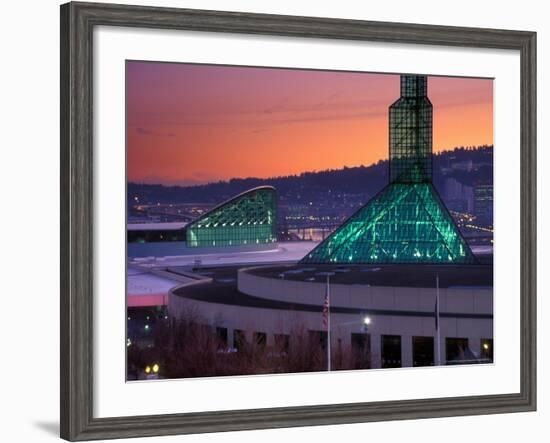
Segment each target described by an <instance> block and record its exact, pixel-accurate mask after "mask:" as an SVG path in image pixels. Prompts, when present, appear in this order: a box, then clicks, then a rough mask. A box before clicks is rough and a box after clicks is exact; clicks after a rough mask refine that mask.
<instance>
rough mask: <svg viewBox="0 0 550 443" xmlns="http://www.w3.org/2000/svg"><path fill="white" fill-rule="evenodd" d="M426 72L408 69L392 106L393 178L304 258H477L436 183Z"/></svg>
mask: <svg viewBox="0 0 550 443" xmlns="http://www.w3.org/2000/svg"><path fill="white" fill-rule="evenodd" d="M427 92H428V80H427V78H426V77H425V76H417V75H402V76H401V96H400V98H399V99H398V100H397V101H396V102H395V103H393V104H392V105H391V106H390V109H389V118H390V184H389V185H388V186H386V187H385V188H384V189H383V190H382V191H381V192H380V193H379V194H378V195H376V196H375V197H374V198H373V199H372V200H370V201H369V202H368V203H367V204H366V205H365V206H363V207H362V208H361V209H360V210H359V211H357V212H356V213H355V214H353V215H352V216H351V217H350V218H349V219H348V220H347V221H346V222H345V223H344V224H343V225H341V226H340V227H339V228H338V229H336V231H334V232H333V233H332V234H331V235H330V236H329V237H328V238H326V239H325V240H324V241H323V242H322V243H320V244H319V245H318V246H317V247H316V248H315V249H313V250H312V251H311V252H310V253H309V254H308V255H306V256H305V257H304V258H303V259H302V263H338V264H344V263H347V264H367V263H476V259H475V257H474V255H473V254H472V251H471V249H470V247H469V246H468V244H467V243H466V241H465V240H464V238H463V237H462V235H461V234H460V231H459V230H458V228H457V226H456V224H455V223H454V220H453V219H452V217H451V215H450V214H449V211H447V209H446V208H445V205H444V204H443V202H442V201H441V198H440V197H439V195H438V194H437V191H436V190H435V188H434V187H433V185H432V114H433V113H432V104H431V103H430V100H429V99H428V96H427Z"/></svg>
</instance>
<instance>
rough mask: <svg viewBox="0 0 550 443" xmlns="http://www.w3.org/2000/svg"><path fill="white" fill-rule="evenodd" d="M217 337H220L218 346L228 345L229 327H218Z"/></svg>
mask: <svg viewBox="0 0 550 443" xmlns="http://www.w3.org/2000/svg"><path fill="white" fill-rule="evenodd" d="M216 337H217V338H218V347H220V348H225V347H227V328H221V327H217V328H216Z"/></svg>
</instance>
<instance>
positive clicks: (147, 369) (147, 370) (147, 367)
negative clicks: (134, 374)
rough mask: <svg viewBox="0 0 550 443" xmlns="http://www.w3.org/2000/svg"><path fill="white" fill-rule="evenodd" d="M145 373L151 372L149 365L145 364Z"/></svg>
mask: <svg viewBox="0 0 550 443" xmlns="http://www.w3.org/2000/svg"><path fill="white" fill-rule="evenodd" d="M145 373H146V374H150V373H151V366H145Z"/></svg>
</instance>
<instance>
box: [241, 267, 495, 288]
mask: <svg viewBox="0 0 550 443" xmlns="http://www.w3.org/2000/svg"><path fill="white" fill-rule="evenodd" d="M247 272H250V273H252V274H254V275H257V276H261V277H269V278H277V279H282V278H284V279H285V280H293V281H304V282H324V281H326V278H327V277H326V273H327V272H330V273H331V274H332V275H331V277H330V281H331V283H334V284H351V285H355V284H358V285H361V284H362V285H369V286H392V287H409V288H435V287H436V277H437V276H439V287H440V288H453V287H454V288H459V287H460V288H483V289H486V288H492V287H493V266H492V265H481V264H476V265H426V264H420V265H418V264H392V265H352V266H346V265H310V264H297V265H292V266H280V265H279V266H261V267H260V266H259V267H257V268H251V269H249V270H247Z"/></svg>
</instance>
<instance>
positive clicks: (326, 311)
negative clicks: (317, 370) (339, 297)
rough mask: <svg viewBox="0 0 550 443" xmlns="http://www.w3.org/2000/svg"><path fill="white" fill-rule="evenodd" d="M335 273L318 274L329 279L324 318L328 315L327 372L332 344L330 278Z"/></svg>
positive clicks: (324, 304)
mask: <svg viewBox="0 0 550 443" xmlns="http://www.w3.org/2000/svg"><path fill="white" fill-rule="evenodd" d="M334 274H335V273H334V272H318V273H317V275H319V276H324V277H326V278H327V284H326V289H325V300H324V303H323V316H325V315H326V328H327V371H329V372H330V370H331V353H330V350H331V349H330V348H331V343H330V277H331V276H332V275H334Z"/></svg>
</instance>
